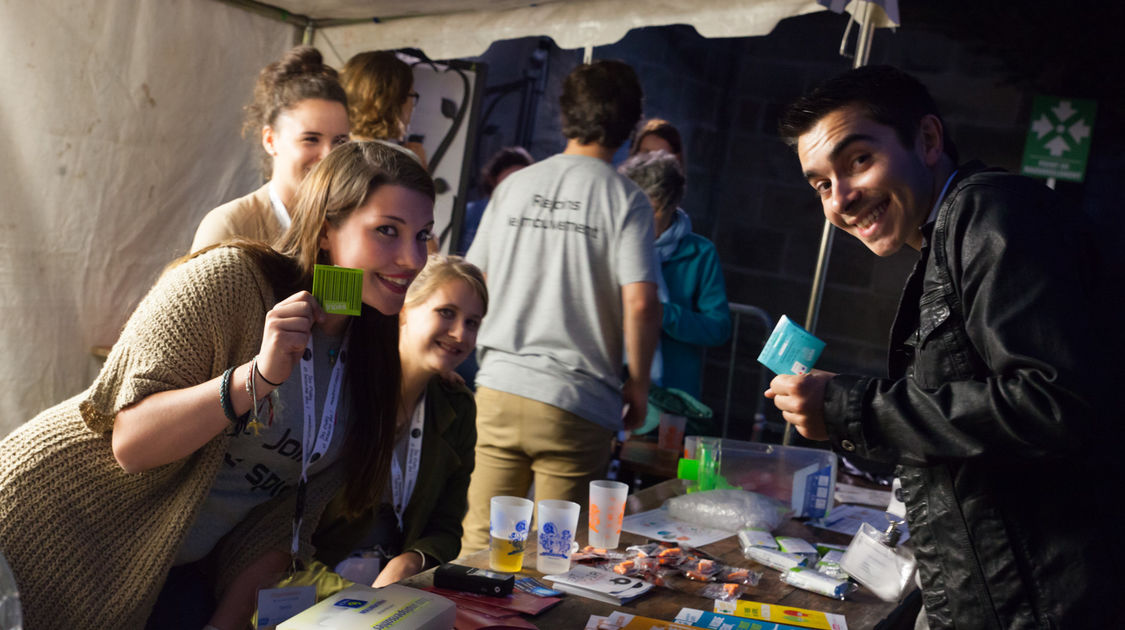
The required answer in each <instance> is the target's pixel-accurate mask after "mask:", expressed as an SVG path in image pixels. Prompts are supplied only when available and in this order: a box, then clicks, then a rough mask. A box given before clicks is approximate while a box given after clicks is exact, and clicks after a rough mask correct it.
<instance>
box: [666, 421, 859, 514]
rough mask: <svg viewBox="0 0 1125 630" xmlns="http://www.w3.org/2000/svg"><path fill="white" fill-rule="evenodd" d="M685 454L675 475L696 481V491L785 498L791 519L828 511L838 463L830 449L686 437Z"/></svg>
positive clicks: (781, 499) (834, 486) (833, 490)
mask: <svg viewBox="0 0 1125 630" xmlns="http://www.w3.org/2000/svg"><path fill="white" fill-rule="evenodd" d="M701 440H702V448H701ZM684 458H685V459H684V460H682V461H681V465H680V477H681V478H684V479H689V480H692V481H695V482H696V487H697V488H698V489H701V490H710V489H713V488H742V489H743V490H750V491H752V492H758V493H761V494H764V495H767V496H770V497H773V498H775V499H778V500H780V501H786V502H788V503H789V504H790V505H791V506H792V508H793V516H794V517H808V518H811V519H814V520H816V519H821V518H824V517H825V516H827V515H828V513H829V512H830V511H831V509H832V501H833V495H834V493H835V491H836V465H837V464H836V454H835V453H833V452H832V451H827V450H821V449H816V448H805V447H801V446H782V445H780V444H763V443H761V442H742V441H739V440H728V439H722V438H708V437H703V438H701V437H699V436H695V435H689V436H688V437H687V438H685V439H684ZM701 458H702V460H701Z"/></svg>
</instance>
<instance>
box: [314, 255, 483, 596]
mask: <svg viewBox="0 0 1125 630" xmlns="http://www.w3.org/2000/svg"><path fill="white" fill-rule="evenodd" d="M487 310H488V290H487V288H486V287H485V282H484V276H483V274H481V272H480V270H479V269H478V268H477V267H475V266H473V265H471V264H469V263H467V262H465V261H464V260H463V259H461V258H459V257H455V256H450V257H447V256H442V255H431V256H430V258H429V262H428V263H427V265H426V267H425V268H424V269H423V270H422V272H421V273H420V274H418V277H417V278H416V279H415V280H414V282H413V283H412V284H411V285H410V289H409V291H407V294H406V301H405V304H404V306H403V309H402V313H401V314H400V315H399V345H398V347H399V357H400V359H401V362H402V396H401V399H400V400H401V402H400V406H399V410H398V414H397V422H396V430H395V454H394V456H393V463H392V474H391V478H390V482H389V483H388V484H387V485H386V486H385V488H384V491H383V498H382V500H381V501H380V505H378V506H377V507H376V508H374V509H372V510H370V511H368V512H367V513H365V514H364V515H363V516H362V518H358V519H350V520H349V519H348V518H347V517H346V516H345V515H344V514H343V513H342V512H343V510H341V509H340V506H339V497H337V500H336V501H334V502H333V504H332V505H331V506H329V509H328V510H327V511H326V513H325V516H324V518H323V519H322V521H321V527H320V529H319V530H318V532H317V536H316V539H315V541H316V542H317V547H318V557H319V558H321V559H322V560H323V561H324V562H325V563H327V564H328V565H329V566H337V564H338V563H339V561H340V560H341V559H343V558H344V557H345V556H346V555H347V554H348V553H349V552H351V551H352V550H353V549H356V548H360V549H372V548H375V547H378V548H379V549H380V550H381V551H382V552H383V554H384V561H385V562H386V564H385V566H383V567H382V570H381V571H380V572H379V573H378V574H377V575H372V574H371V573H370V572H369V569H367V570H365V569H356V568H355V566H356V565H352V567H351V568H343V567H341V572H342V573H343V574H344V575H345V577H347V578H349V579H352V580H357V581H364V582H371V581H372V580H373V585H374V586H376V587H380V586H385V585H387V584H392V583H394V582H397V581H399V580H401V579H403V578H406V577H409V576H411V575H414V574H416V573H418V572H419V571H422V570H424V569H427V568H431V567H433V566H436V565H437V564H440V563H443V562H448V561H450V560H453V559H454V558H456V557H457V556H458V554H459V553H460V550H461V534H462V531H461V520H462V518H463V517H464V515H465V511H466V509H467V498H466V492H467V490H468V486H469V477H470V475H471V474H472V471H473V464H474V454H473V448H474V446H475V444H476V405H475V403H474V401H473V395H472V392H470V391H469V390H468V388H466V387H465V386H464V385H461V384H459V383H452V382H450V381H448V380H447V379H445V378H443V375H448V374H450V373H451V372H452V371H453V369H454V368H456V367H457V366H458V365H459V364H460V363H461V362H462V361H464V360H465V358H466V357H468V356H469V355H470V354H471V353H472V351H473V349H474V348H475V347H476V338H477V331H478V330H479V329H480V324H481V320H482V319H483V317H484V315H485V312H486V311H487ZM412 462H413V463H412ZM357 564H363V563H357ZM344 566H345V567H346V566H347V563H345V565H344ZM312 573H313V574H314V575H316V574H317V573H316V572H312ZM314 579H317V580H318V581H319V582H320V585H319V586H318V592H321V593H322V594H323V593H324V592H325V591H331V590H338V589H339V588H342V587H343V586H345V585H346V583H342V582H340V581H339V580H336V578H335V577H334V576H331V575H330V576H327V577H324V576H323V575H321V577H320V578H314Z"/></svg>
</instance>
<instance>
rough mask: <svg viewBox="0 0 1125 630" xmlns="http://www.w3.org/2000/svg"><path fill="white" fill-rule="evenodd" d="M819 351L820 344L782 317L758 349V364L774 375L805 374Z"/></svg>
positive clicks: (821, 349)
mask: <svg viewBox="0 0 1125 630" xmlns="http://www.w3.org/2000/svg"><path fill="white" fill-rule="evenodd" d="M823 351H824V342H823V341H821V340H819V339H817V338H816V337H815V336H813V335H812V333H810V332H808V331H807V330H805V329H804V328H801V327H800V326H799V325H797V324H796V323H795V322H794V321H793V320H791V319H789V318H788V317H786V316H785V315H782V316H781V319H780V320H778V322H777V326H774V328H773V333H772V334H771V335H770V338H769V339H767V340H766V345H765V346H763V347H762V352H761V353H760V354H759V355H758V363H761V364H762V365H764V366H766V367H768V368H769V369H771V370H773V372H774V373H775V374H805V373H807V372H808V371H809V370H811V369H812V368H813V366H814V365H816V360H817V359H819V358H820V353H821V352H823Z"/></svg>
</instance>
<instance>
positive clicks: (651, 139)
mask: <svg viewBox="0 0 1125 630" xmlns="http://www.w3.org/2000/svg"><path fill="white" fill-rule="evenodd" d="M653 151H667V152H668V153H671V154H672V155H674V156H676V160H678V161H679V163H680V168H681V169H682V170H683V172H684V173H685V174H686V173H687V165H686V164H684V141H683V138H681V137H680V131H679V130H678V129H676V127H675V126H673V125H672V123H670V122H668V121H667V120H664V119H663V118H649V119H648V120H646V121H643V122H642V123H641V124H640V125H638V126H637V130H636V131H635V132H634V133H633V141H632V142H630V143H629V157H633V156H634V155H636V154H638V153H652V152H653Z"/></svg>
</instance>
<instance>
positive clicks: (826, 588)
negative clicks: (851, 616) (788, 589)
mask: <svg viewBox="0 0 1125 630" xmlns="http://www.w3.org/2000/svg"><path fill="white" fill-rule="evenodd" d="M781 581H782V582H785V583H786V584H788V585H790V586H795V587H797V588H799V589H802V590H805V591H809V592H811V593H817V594H818V595H824V596H825V597H831V598H833V599H844V597H845V596H846V595H847V594H848V593H851V592H852V591H854V590H855V589H856V585H855V584H854V583H852V582H851V581H849V580H848V579H847V578H844V579H840V578H834V577H831V576H828V575H825V574H823V573H820V572H818V571H814V570H813V569H810V568H808V567H793V568H792V569H789V570H788V571H782V572H781Z"/></svg>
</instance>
